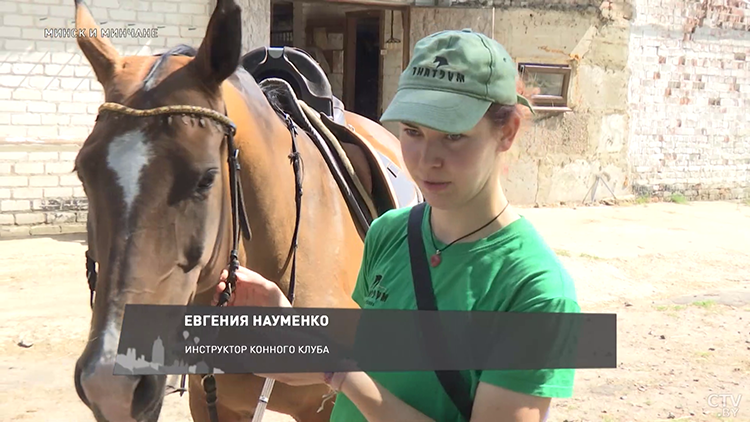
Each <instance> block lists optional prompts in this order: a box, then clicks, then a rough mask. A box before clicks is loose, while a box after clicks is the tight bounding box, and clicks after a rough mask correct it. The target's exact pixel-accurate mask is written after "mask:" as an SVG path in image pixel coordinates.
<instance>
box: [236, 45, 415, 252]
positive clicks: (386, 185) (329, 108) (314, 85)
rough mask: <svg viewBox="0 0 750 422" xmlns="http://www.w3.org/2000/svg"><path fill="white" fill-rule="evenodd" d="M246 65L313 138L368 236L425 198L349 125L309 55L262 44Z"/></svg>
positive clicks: (361, 230) (271, 97)
mask: <svg viewBox="0 0 750 422" xmlns="http://www.w3.org/2000/svg"><path fill="white" fill-rule="evenodd" d="M242 63H243V66H244V67H245V68H246V70H248V72H250V73H251V74H252V75H253V77H254V78H255V80H256V82H257V83H258V85H259V86H260V88H261V90H262V91H263V93H264V94H265V96H266V97H267V98H268V100H269V103H270V104H272V105H273V106H274V107H276V108H277V109H278V110H277V111H281V112H283V113H285V114H288V115H289V116H290V117H291V119H292V121H293V122H294V123H295V125H296V126H297V127H299V128H300V129H302V130H304V131H305V132H306V133H307V134H308V136H309V137H310V139H312V141H313V143H314V144H315V145H316V147H317V148H318V150H319V151H320V153H321V155H322V156H323V158H324V160H325V162H326V164H327V165H328V168H329V170H330V171H331V174H332V175H333V177H334V179H335V180H336V182H337V184H338V186H339V189H340V190H341V192H342V193H343V195H344V197H345V199H346V201H347V204H348V207H349V211H350V212H351V213H352V215H353V217H354V219H355V223H356V226H357V229H358V231H359V234H360V236H361V237H362V239H364V236H365V234H366V233H367V231H368V229H369V227H370V224H371V223H372V221H373V220H374V219H375V218H377V217H378V216H380V215H382V214H383V213H385V212H386V211H388V210H390V209H394V208H401V207H405V206H410V205H413V204H415V203H419V202H422V200H423V199H422V196H421V192H419V189H418V188H417V187H416V185H415V184H414V183H413V182H412V181H411V180H410V179H409V178H408V176H407V174H406V172H405V171H403V170H402V169H401V168H400V167H399V166H398V165H396V163H394V162H393V161H392V160H390V158H389V157H387V156H386V155H385V154H383V153H381V152H380V151H378V150H377V149H376V148H374V147H373V145H372V144H371V143H370V142H369V141H368V140H367V139H366V138H365V137H364V136H362V135H360V134H358V133H357V132H355V131H354V129H353V127H352V126H351V125H348V124H347V123H346V119H345V113H344V111H345V109H344V106H343V103H342V102H341V101H340V100H339V99H338V98H336V97H335V96H334V95H333V94H332V92H331V88H330V82H329V81H328V79H327V77H326V76H325V72H323V69H322V68H321V67H320V65H318V64H317V62H315V61H314V60H313V59H312V58H311V57H310V56H309V55H307V53H305V52H304V51H303V50H300V49H297V48H294V47H283V48H278V47H260V48H257V49H255V50H253V51H251V52H250V53H248V54H247V55H245V56H244V57H243V61H242ZM300 63H304V65H299V64H300ZM295 64H298V65H299V67H298V66H295ZM295 88H296V89H295Z"/></svg>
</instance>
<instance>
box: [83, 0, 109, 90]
mask: <svg viewBox="0 0 750 422" xmlns="http://www.w3.org/2000/svg"><path fill="white" fill-rule="evenodd" d="M75 3H76V34H78V35H79V36H77V37H76V38H77V40H78V47H79V48H80V49H81V51H82V52H83V55H84V56H86V59H88V61H89V63H90V64H91V67H92V68H93V69H94V74H96V79H97V80H98V81H99V83H100V84H102V86H103V85H105V84H106V83H107V82H108V81H109V80H110V79H111V78H112V76H113V75H114V73H115V66H116V65H117V60H118V59H119V58H120V54H119V53H118V52H117V50H116V49H115V47H114V46H113V45H112V44H111V43H110V42H109V40H108V39H107V38H106V37H103V36H102V30H101V28H99V25H97V24H96V20H94V17H93V16H91V12H90V11H89V8H88V7H87V6H86V5H85V4H84V3H83V0H75Z"/></svg>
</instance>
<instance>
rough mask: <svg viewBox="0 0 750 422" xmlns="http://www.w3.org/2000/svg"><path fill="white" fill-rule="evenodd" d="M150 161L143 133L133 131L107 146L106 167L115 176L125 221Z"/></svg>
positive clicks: (149, 150) (149, 152)
mask: <svg viewBox="0 0 750 422" xmlns="http://www.w3.org/2000/svg"><path fill="white" fill-rule="evenodd" d="M150 160H151V149H150V147H149V145H148V143H147V142H146V137H145V136H144V134H143V132H141V131H139V130H135V131H132V132H128V133H125V134H123V135H121V136H118V137H116V138H115V139H113V140H112V142H111V143H110V144H109V151H108V154H107V165H108V166H109V168H110V169H112V171H113V172H114V173H115V175H116V176H117V182H118V183H119V185H120V187H121V188H122V192H123V198H122V199H123V202H124V203H125V221H127V220H128V218H129V217H130V211H131V210H132V207H133V202H134V201H135V198H137V197H138V194H139V193H140V189H141V183H140V179H141V173H142V171H143V169H144V168H145V167H146V165H148V163H149V161H150Z"/></svg>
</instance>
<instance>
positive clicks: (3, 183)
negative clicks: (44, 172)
mask: <svg viewBox="0 0 750 422" xmlns="http://www.w3.org/2000/svg"><path fill="white" fill-rule="evenodd" d="M28 185H29V179H28V177H26V176H0V187H18V186H28Z"/></svg>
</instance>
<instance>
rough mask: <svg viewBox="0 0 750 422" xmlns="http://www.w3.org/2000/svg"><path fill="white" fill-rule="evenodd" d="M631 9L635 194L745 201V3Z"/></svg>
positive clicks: (748, 48)
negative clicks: (741, 199)
mask: <svg viewBox="0 0 750 422" xmlns="http://www.w3.org/2000/svg"><path fill="white" fill-rule="evenodd" d="M702 3H705V4H702ZM720 3H721V4H722V5H721V6H719V5H718V4H720ZM635 6H636V10H637V11H638V13H637V14H636V17H635V19H634V22H633V30H632V32H631V36H630V53H631V54H630V61H629V66H630V68H631V69H632V75H633V76H632V78H631V81H630V88H629V111H630V115H631V119H632V120H633V121H637V122H638V124H637V125H634V126H632V127H631V130H630V154H629V158H630V161H631V165H632V167H633V185H634V186H633V189H634V191H635V192H636V193H639V194H648V195H652V194H657V195H663V196H665V197H668V196H670V195H671V194H672V192H679V193H682V194H683V195H685V196H686V197H688V198H692V199H737V198H742V197H747V196H750V113H749V112H748V110H750V3H747V2H743V1H739V0H727V1H723V2H695V1H687V0H662V1H661V3H660V4H653V2H649V1H646V0H636V1H635ZM701 21H702V23H701Z"/></svg>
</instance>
